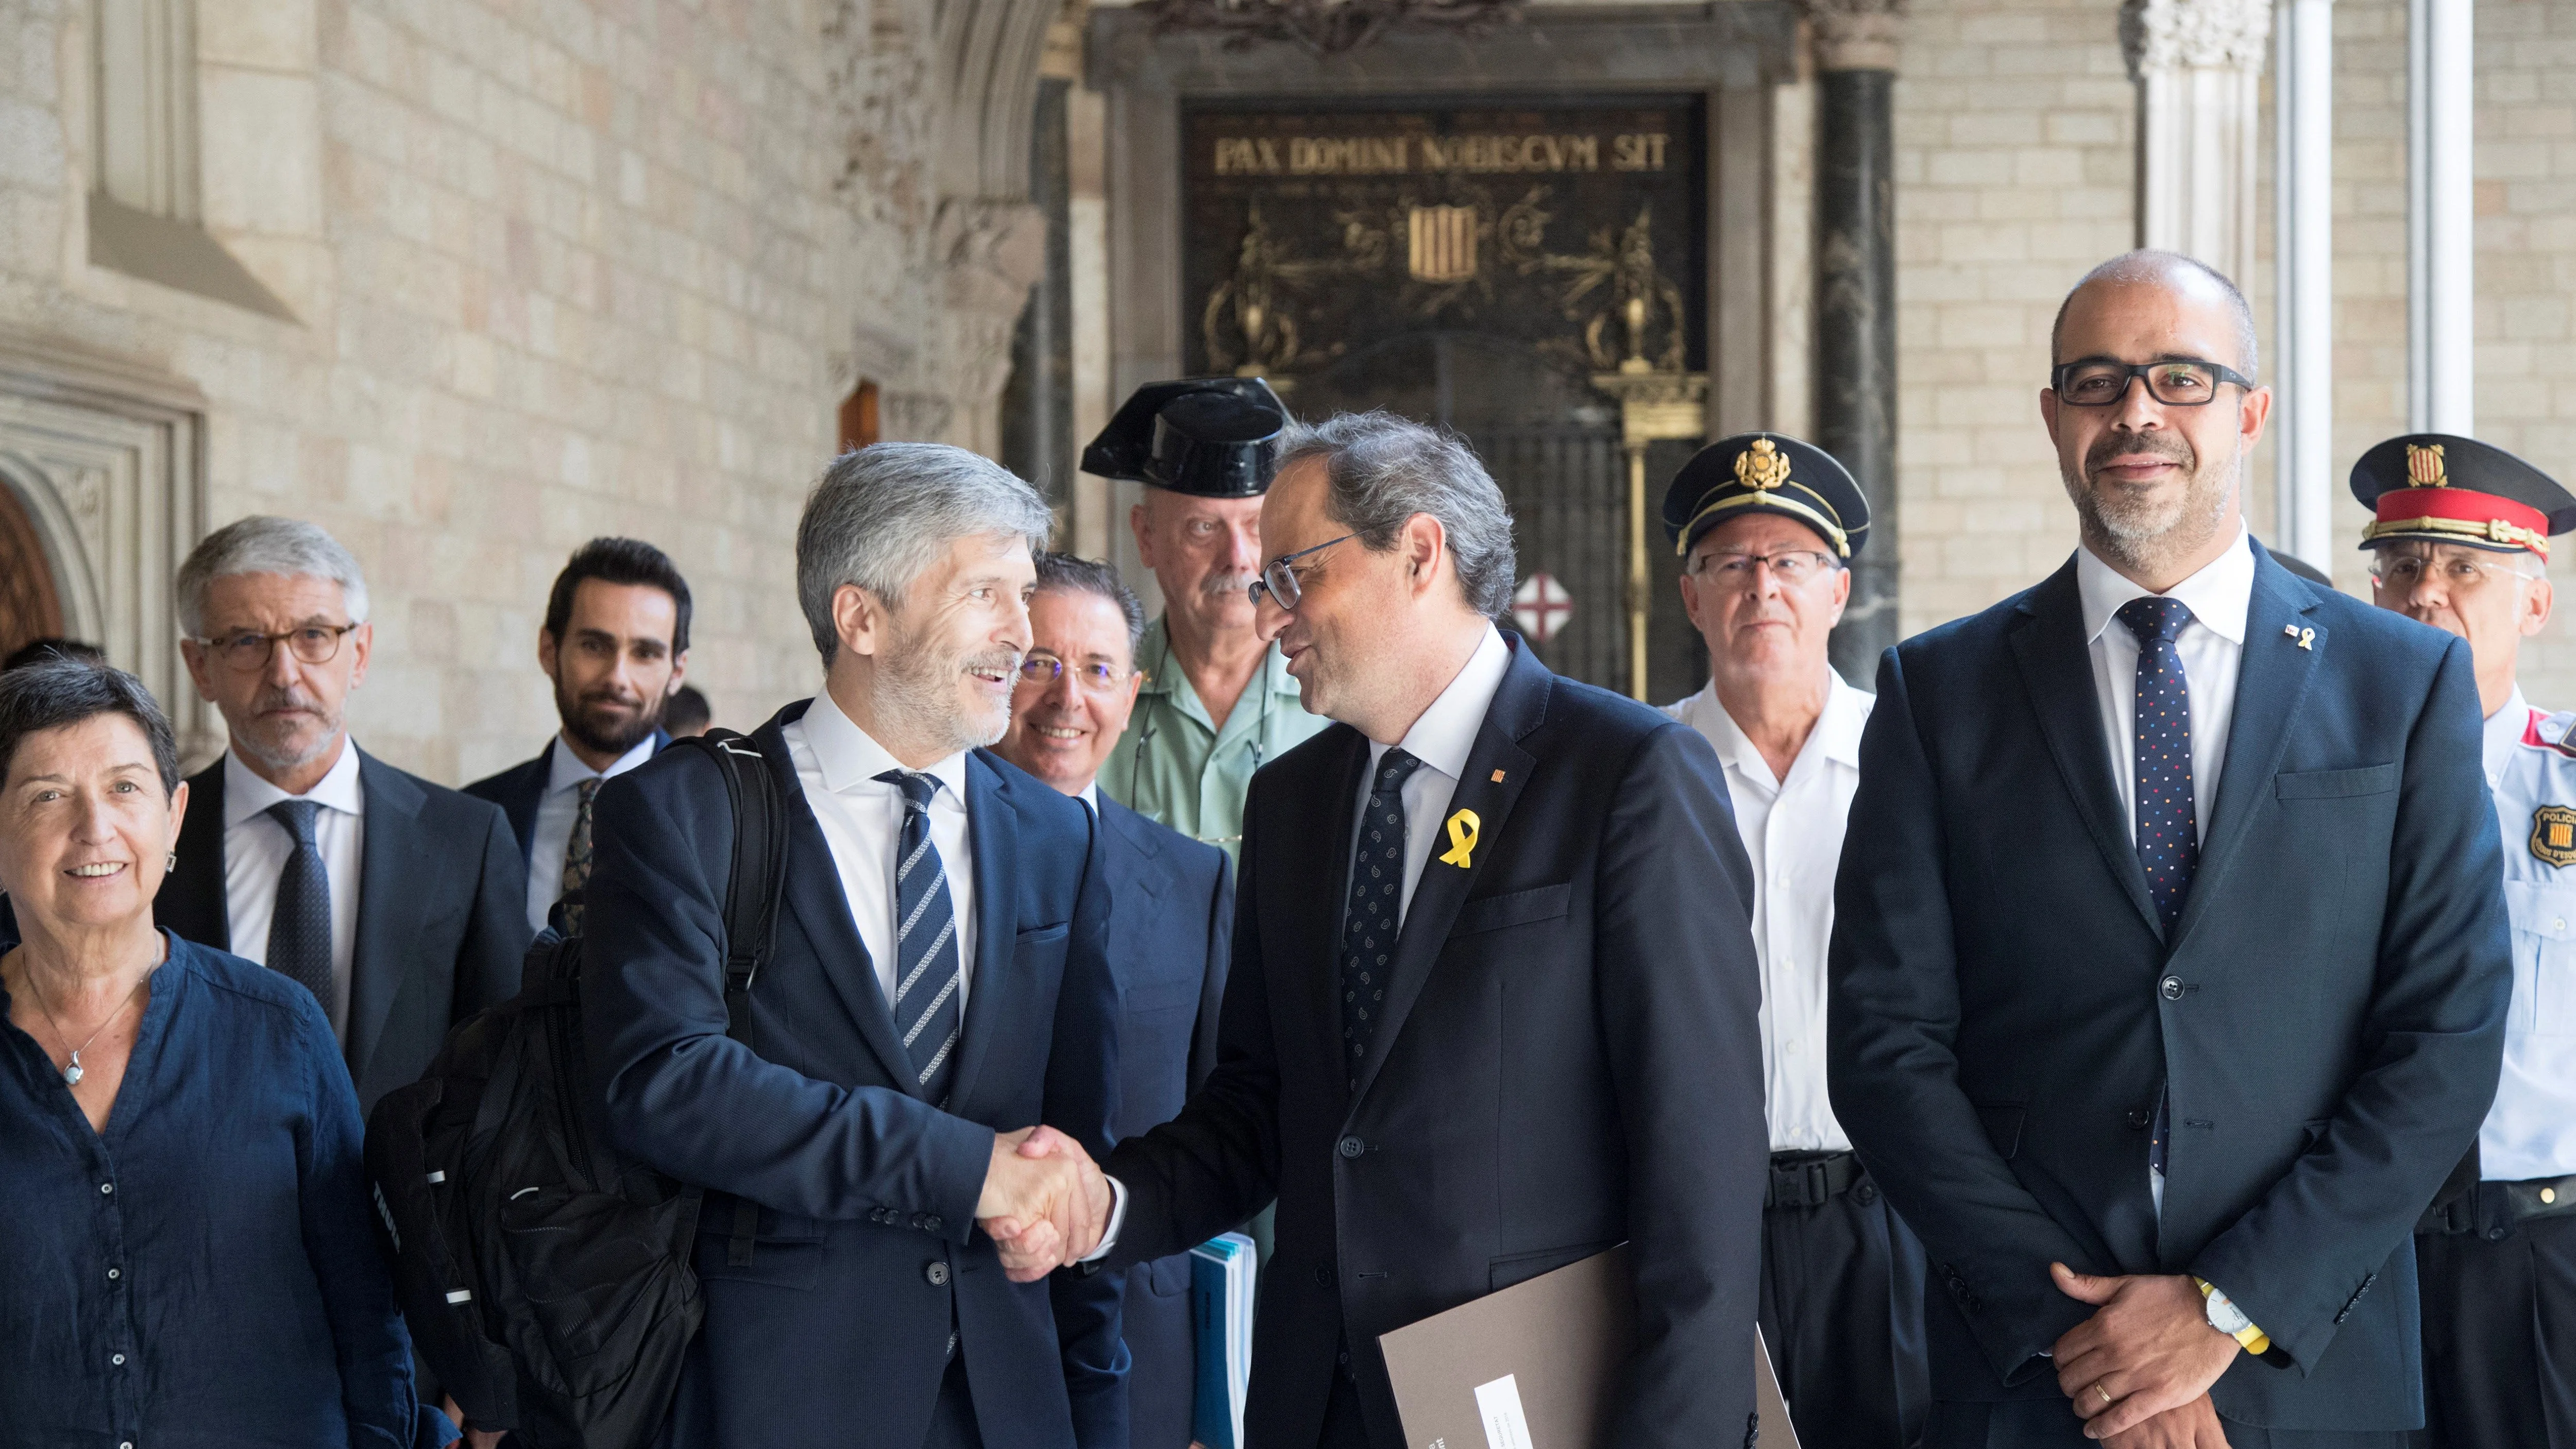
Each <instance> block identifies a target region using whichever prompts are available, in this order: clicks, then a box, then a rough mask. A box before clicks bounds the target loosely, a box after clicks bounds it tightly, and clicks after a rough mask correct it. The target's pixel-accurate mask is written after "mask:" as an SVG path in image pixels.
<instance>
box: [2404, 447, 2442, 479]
mask: <svg viewBox="0 0 2576 1449" xmlns="http://www.w3.org/2000/svg"><path fill="white" fill-rule="evenodd" d="M2406 484H2407V486H2408V487H2410V488H2447V487H2449V486H2450V485H2451V475H2450V474H2449V473H2447V472H2445V471H2443V468H2442V445H2441V444H2439V443H2408V444H2407V445H2406Z"/></svg>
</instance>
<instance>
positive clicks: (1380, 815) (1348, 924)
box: [1342, 750, 1422, 1092]
mask: <svg viewBox="0 0 2576 1449" xmlns="http://www.w3.org/2000/svg"><path fill="white" fill-rule="evenodd" d="M1421 765H1422V762H1421V761H1420V760H1417V759H1415V758H1414V757H1413V756H1411V755H1408V754H1406V753H1405V752H1404V751H1402V750H1389V751H1387V752H1386V755H1385V757H1384V758H1382V759H1380V760H1379V761H1378V766H1377V776H1376V778H1375V779H1374V780H1372V781H1371V782H1370V783H1369V797H1368V808H1367V809H1366V810H1364V811H1362V812H1361V818H1360V839H1359V848H1358V849H1357V850H1354V851H1353V852H1351V894H1350V903H1349V904H1348V905H1347V906H1345V907H1344V908H1343V910H1342V1047H1343V1050H1344V1052H1345V1053H1346V1054H1347V1056H1348V1058H1349V1060H1348V1062H1347V1065H1348V1066H1349V1068H1350V1083H1351V1090H1352V1091H1354V1092H1356V1091H1358V1090H1359V1089H1360V1062H1361V1060H1362V1059H1363V1058H1365V1057H1366V1056H1367V1055H1368V1047H1369V1038H1371V1037H1372V1036H1375V1035H1376V1034H1377V1019H1378V1017H1379V1016H1380V1015H1382V1014H1383V1009H1384V1007H1385V1005H1386V981H1387V962H1388V961H1389V960H1391V959H1393V957H1394V955H1395V937H1396V932H1397V930H1398V929H1399V928H1400V927H1401V926H1402V925H1403V923H1404V911H1403V901H1404V897H1403V890H1404V782H1405V779H1406V777H1407V776H1409V775H1411V774H1412V773H1413V772H1414V771H1415V770H1416V769H1418V768H1420V767H1421Z"/></svg>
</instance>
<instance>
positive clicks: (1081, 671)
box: [1020, 649, 1136, 694]
mask: <svg viewBox="0 0 2576 1449" xmlns="http://www.w3.org/2000/svg"><path fill="white" fill-rule="evenodd" d="M1068 670H1070V671H1071V672H1072V674H1073V682H1074V683H1075V684H1077V685H1080V686H1081V687H1082V689H1083V691H1084V692H1085V693H1089V694H1114V693H1116V692H1117V690H1118V686H1120V685H1122V684H1125V683H1126V682H1127V681H1128V680H1129V679H1131V678H1133V677H1135V674H1136V671H1135V670H1132V669H1126V670H1121V669H1115V668H1112V667H1111V666H1110V665H1109V663H1108V661H1106V660H1101V659H1088V660H1084V661H1083V662H1082V663H1079V664H1075V663H1070V662H1068V661H1066V660H1065V659H1063V658H1061V657H1059V656H1057V655H1055V654H1051V653H1048V652H1047V651H1046V650H1044V649H1032V650H1030V651H1029V652H1028V653H1026V654H1023V655H1021V656H1020V682H1021V683H1022V684H1034V685H1037V686H1038V687H1039V688H1041V689H1044V688H1048V687H1050V686H1052V685H1054V683H1055V682H1056V681H1057V680H1059V679H1061V678H1063V677H1064V675H1065V673H1066V671H1068Z"/></svg>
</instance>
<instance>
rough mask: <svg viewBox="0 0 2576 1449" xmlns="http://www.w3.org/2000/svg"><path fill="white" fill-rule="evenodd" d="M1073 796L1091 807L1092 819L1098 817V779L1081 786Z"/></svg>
mask: <svg viewBox="0 0 2576 1449" xmlns="http://www.w3.org/2000/svg"><path fill="white" fill-rule="evenodd" d="M1074 798H1075V799H1077V800H1080V801H1081V802H1082V803H1083V804H1085V805H1088V806H1090V807H1091V814H1092V817H1093V818H1094V819H1097V818H1099V815H1100V781H1099V780H1098V779H1094V780H1093V781H1092V782H1091V783H1090V784H1088V785H1085V786H1083V787H1082V792H1081V793H1080V794H1078V795H1076V796H1075V797H1074Z"/></svg>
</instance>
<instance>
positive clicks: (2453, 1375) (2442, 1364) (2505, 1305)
mask: <svg viewBox="0 0 2576 1449" xmlns="http://www.w3.org/2000/svg"><path fill="white" fill-rule="evenodd" d="M2496 1226H2504V1224H2496ZM2415 1261H2416V1271H2417V1273H2418V1275H2419V1276H2420V1278H2421V1281H2422V1284H2423V1303H2424V1412H2425V1416H2426V1421H2427V1423H2426V1432H2425V1435H2424V1439H2425V1440H2426V1441H2427V1442H2429V1443H2430V1444H2432V1445H2433V1446H2435V1449H2490V1446H2493V1449H2507V1446H2510V1449H2576V1216H2571V1217H2548V1218H2527V1219H2525V1220H2523V1221H2521V1222H2518V1223H2511V1224H2510V1226H2509V1228H2508V1230H2507V1231H2506V1233H2505V1235H2504V1237H2502V1238H2500V1239H2490V1238H2488V1237H2486V1236H2483V1235H2481V1234H2479V1233H2474V1232H2469V1233H2424V1234H2419V1235H2417V1237H2416V1239H2415Z"/></svg>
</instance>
